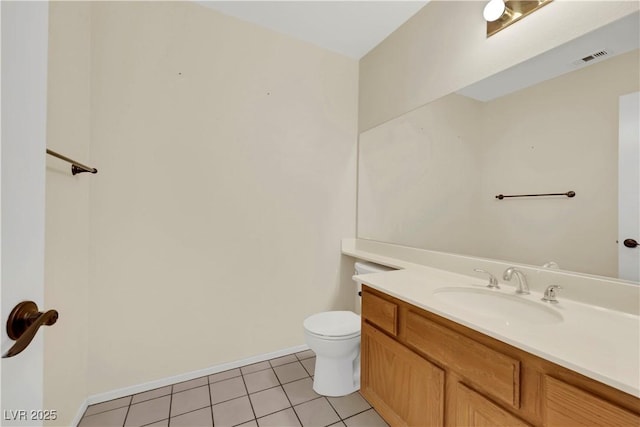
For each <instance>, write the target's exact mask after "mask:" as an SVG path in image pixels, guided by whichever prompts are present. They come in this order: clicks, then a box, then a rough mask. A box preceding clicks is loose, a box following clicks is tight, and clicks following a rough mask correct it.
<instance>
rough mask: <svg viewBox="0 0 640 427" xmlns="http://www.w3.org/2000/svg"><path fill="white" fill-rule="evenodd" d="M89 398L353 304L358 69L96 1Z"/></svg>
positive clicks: (162, 9)
mask: <svg viewBox="0 0 640 427" xmlns="http://www.w3.org/2000/svg"><path fill="white" fill-rule="evenodd" d="M92 12H93V15H92V17H93V22H92V32H93V38H92V43H93V44H92V62H91V66H92V74H91V96H92V97H91V100H92V102H91V110H92V115H91V117H92V120H91V129H92V147H91V162H93V163H95V164H96V165H97V167H98V168H99V169H100V173H99V175H98V176H96V177H91V178H93V179H91V212H90V217H91V229H90V234H91V253H90V274H91V288H90V296H89V299H90V301H91V311H90V315H89V328H90V331H91V336H90V342H89V343H90V344H89V394H96V393H101V392H106V391H110V390H114V389H117V388H120V387H125V386H130V385H135V384H140V383H144V382H147V381H151V380H155V379H160V378H164V377H167V376H171V375H177V374H182V373H185V372H189V371H193V370H198V369H203V368H207V367H211V366H214V365H216V364H220V363H223V362H229V361H234V360H238V359H242V358H246V357H249V356H253V355H258V354H263V353H267V352H271V351H276V350H280V349H283V348H287V347H291V346H296V345H300V344H303V343H304V338H303V333H302V321H303V319H304V318H305V317H306V316H308V315H310V314H312V313H314V312H317V311H322V310H328V309H339V308H342V309H345V308H350V307H352V305H353V293H352V292H349V291H350V288H349V285H350V284H351V280H350V273H351V268H352V266H349V265H346V263H345V262H343V260H342V258H341V255H340V239H341V238H342V237H344V236H353V235H354V233H355V230H354V229H355V164H356V139H357V124H356V123H357V117H356V115H357V79H358V74H357V73H358V63H357V61H354V60H351V59H348V58H346V57H343V56H340V55H337V54H334V53H331V52H328V51H326V50H323V49H320V48H317V47H314V46H312V45H310V44H307V43H303V42H300V41H296V40H293V39H291V38H289V37H286V36H283V35H280V34H277V33H274V32H272V31H269V30H265V29H261V28H258V27H256V26H254V25H252V24H248V23H244V22H241V21H238V20H236V19H233V18H229V17H225V16H224V15H221V14H219V13H218V12H215V11H212V10H209V9H206V8H203V7H202V6H200V5H197V4H193V3H190V2H189V3H155V2H154V3H115V2H114V3H96V4H93V5H92Z"/></svg>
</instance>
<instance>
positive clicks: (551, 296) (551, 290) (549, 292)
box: [540, 285, 562, 304]
mask: <svg viewBox="0 0 640 427" xmlns="http://www.w3.org/2000/svg"><path fill="white" fill-rule="evenodd" d="M560 289H562V286H559V285H550V286H547V289H545V290H544V296H543V297H542V298H540V299H541V300H542V301H544V302H550V303H552V304H557V303H558V299H557V298H556V295H557V293H558V291H559V290H560Z"/></svg>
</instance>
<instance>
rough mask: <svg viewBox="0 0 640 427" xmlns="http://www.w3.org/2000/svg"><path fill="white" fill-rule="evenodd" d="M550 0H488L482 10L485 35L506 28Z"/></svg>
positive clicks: (490, 34)
mask: <svg viewBox="0 0 640 427" xmlns="http://www.w3.org/2000/svg"><path fill="white" fill-rule="evenodd" d="M552 1H553V0H533V1H516V0H506V1H505V0H490V1H489V2H488V3H487V4H486V6H485V7H484V11H483V12H482V15H483V16H484V19H485V20H486V21H487V37H489V36H492V35H494V34H495V33H497V32H498V31H500V30H503V29H505V28H507V27H508V26H509V25H511V24H513V23H514V22H517V21H519V20H520V19H522V18H524V17H525V16H527V15H529V14H530V13H533V12H535V11H536V10H538V9H540V8H541V7H542V6H545V5H547V4H549V3H551V2H552Z"/></svg>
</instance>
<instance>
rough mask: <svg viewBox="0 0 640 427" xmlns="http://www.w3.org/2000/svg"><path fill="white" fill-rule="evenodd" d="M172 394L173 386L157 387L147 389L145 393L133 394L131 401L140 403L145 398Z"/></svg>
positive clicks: (149, 398)
mask: <svg viewBox="0 0 640 427" xmlns="http://www.w3.org/2000/svg"><path fill="white" fill-rule="evenodd" d="M168 394H171V386H170V385H168V386H166V387H161V388H156V389H154V390H149V391H145V392H144V393H138V394H134V395H133V400H132V401H131V403H140V402H144V401H145V400H151V399H155V398H156V397H162V396H166V395H168Z"/></svg>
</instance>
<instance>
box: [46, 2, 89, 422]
mask: <svg viewBox="0 0 640 427" xmlns="http://www.w3.org/2000/svg"><path fill="white" fill-rule="evenodd" d="M89 66H90V7H89V6H88V4H83V3H75V2H74V3H66V2H52V3H51V4H50V5H49V71H48V72H49V79H48V95H47V96H48V106H47V110H48V113H47V114H48V117H47V121H48V128H47V147H49V148H51V149H53V150H54V151H58V152H59V153H62V154H65V155H67V156H69V157H72V158H75V159H78V161H86V159H89V140H90V137H91V132H90V112H89V77H90V70H89ZM70 169H71V167H70V165H69V164H68V163H65V162H62V161H60V160H58V159H55V158H53V157H50V156H47V174H46V205H45V211H46V212H45V221H46V223H45V285H44V290H45V307H47V308H56V309H57V310H58V311H59V313H60V318H59V319H58V322H57V323H56V325H55V327H52V328H45V329H46V330H45V332H44V338H45V349H44V355H45V358H44V361H45V366H44V374H45V376H44V408H46V409H55V410H56V411H58V419H57V420H56V421H55V422H54V423H52V424H55V425H60V426H68V425H71V422H72V420H73V418H74V417H75V416H76V414H77V413H78V410H79V408H80V406H81V405H82V404H83V402H84V401H85V399H86V398H87V390H88V389H87V361H88V359H87V356H88V348H89V347H88V328H87V320H88V316H89V301H88V292H89V184H90V182H91V180H93V179H95V178H96V177H97V176H89V175H87V174H83V175H76V176H75V177H74V176H72V175H71V171H70Z"/></svg>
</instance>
